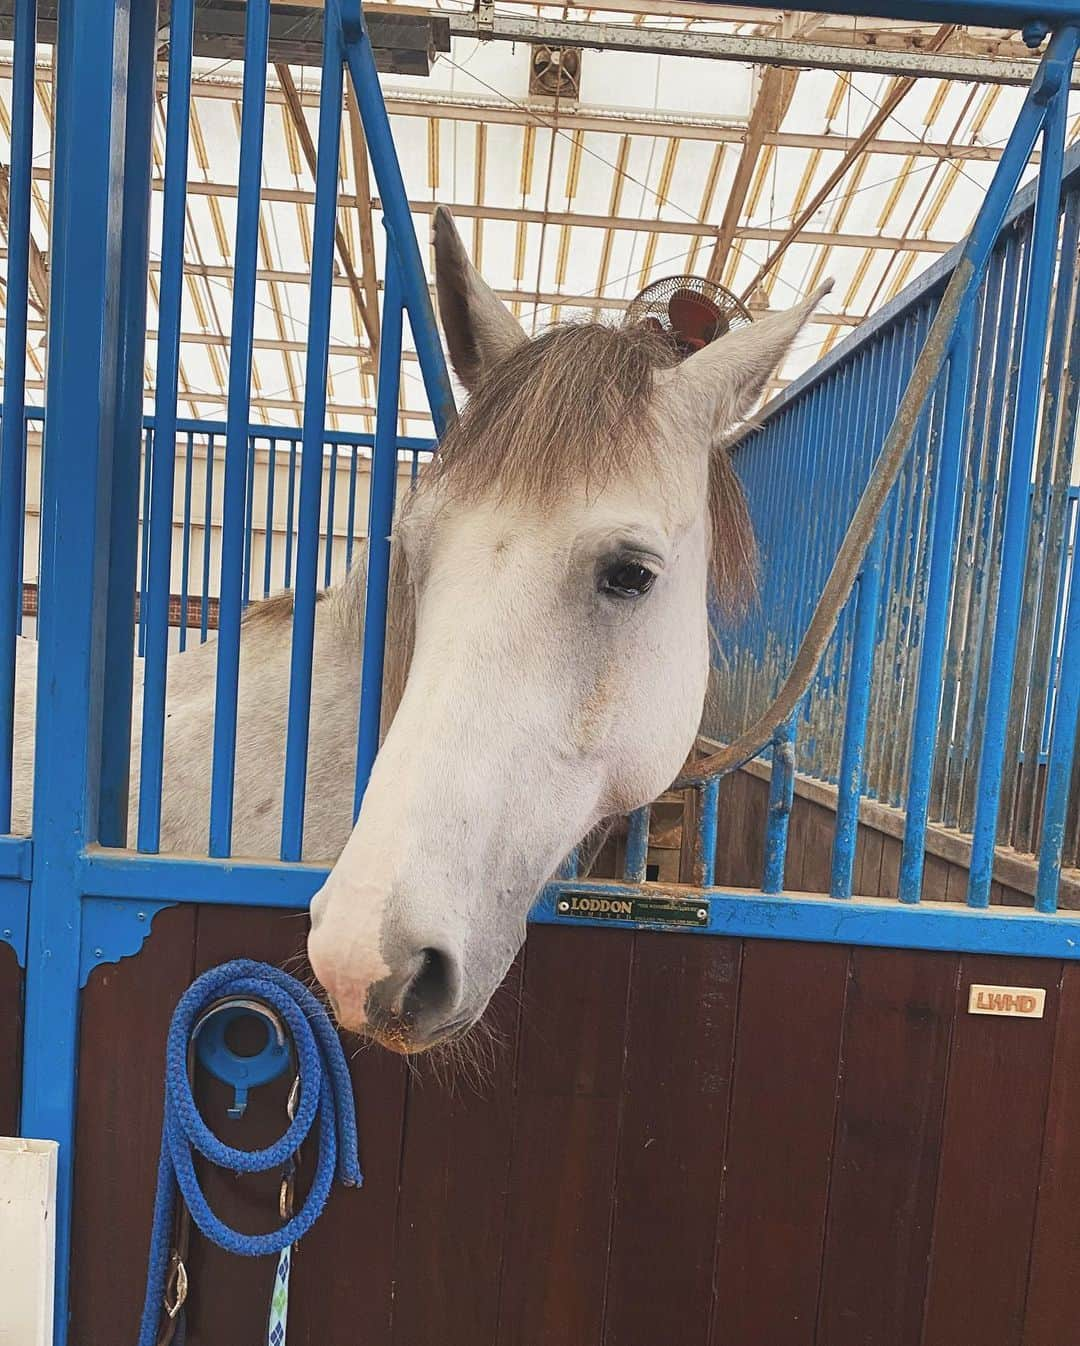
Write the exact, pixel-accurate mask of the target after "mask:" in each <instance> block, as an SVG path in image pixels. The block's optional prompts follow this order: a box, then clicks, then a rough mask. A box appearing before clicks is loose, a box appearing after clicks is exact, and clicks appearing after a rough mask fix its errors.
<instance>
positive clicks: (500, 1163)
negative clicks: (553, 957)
mask: <svg viewBox="0 0 1080 1346" xmlns="http://www.w3.org/2000/svg"><path fill="white" fill-rule="evenodd" d="M523 961H524V960H523V959H519V961H518V963H517V964H515V966H514V967H513V969H512V970H511V972H510V976H509V977H508V978H507V980H506V982H505V983H504V984H503V986H502V988H501V989H500V990H499V991H498V992H497V993H496V995H495V998H494V1000H493V1002H492V1005H491V1007H490V1008H489V1010H488V1013H487V1014H486V1015H485V1018H484V1025H485V1027H484V1030H482V1032H481V1035H480V1038H479V1041H480V1042H481V1043H482V1044H483V1045H482V1046H480V1047H478V1048H477V1054H476V1056H475V1058H473V1059H470V1060H469V1061H467V1062H465V1063H463V1064H462V1065H460V1066H455V1064H454V1062H453V1061H452V1060H449V1061H446V1062H436V1063H435V1064H434V1065H429V1064H428V1063H426V1062H422V1063H421V1064H419V1065H418V1066H417V1068H416V1074H415V1075H414V1076H413V1077H412V1078H411V1080H410V1087H409V1105H408V1114H407V1120H406V1128H405V1152H404V1157H403V1161H402V1175H401V1194H400V1200H399V1208H398V1236H397V1258H396V1269H395V1290H394V1330H393V1340H394V1343H395V1346H490V1344H491V1343H492V1342H494V1340H495V1333H496V1329H497V1326H498V1310H499V1275H500V1271H501V1267H502V1253H503V1246H504V1241H505V1237H506V1216H507V1198H508V1192H509V1180H510V1156H511V1149H512V1145H513V1139H514V1077H515V1074H516V1067H517V1043H518V1026H519V1020H520V1011H521V972H522V964H523Z"/></svg>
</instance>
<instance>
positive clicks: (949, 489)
mask: <svg viewBox="0 0 1080 1346" xmlns="http://www.w3.org/2000/svg"><path fill="white" fill-rule="evenodd" d="M974 332H975V324H974V320H973V317H972V305H971V303H970V301H969V302H968V303H967V304H966V305H965V306H964V307H963V308H962V309H961V310H960V315H959V321H958V323H957V328H956V338H955V340H954V343H953V349H952V353H951V355H950V357H949V370H948V375H947V379H946V384H945V419H944V426H943V428H942V432H941V438H940V440H939V442H938V453H937V463H936V464H935V467H936V473H935V477H936V481H935V486H936V496H937V499H936V502H935V509H934V527H933V536H932V541H931V544H930V554H929V557H928V561H927V565H928V567H929V576H928V578H927V588H926V615H925V618H924V621H923V636H922V651H921V656H920V660H919V684H918V689H917V691H916V695H915V713H914V715H913V717H912V724H911V768H910V771H909V773H908V787H907V816H906V818H905V821H904V850H903V855H902V857H901V861H900V885H899V897H900V901H901V902H918V900H919V898H920V896H921V895H922V879H923V868H924V865H925V859H926V826H927V822H928V821H929V816H930V815H929V809H930V781H931V776H932V773H933V767H934V749H935V747H936V745H937V733H938V724H939V711H940V708H941V669H942V663H943V660H944V658H945V638H946V636H947V634H948V616H949V591H950V589H951V587H952V577H953V559H954V551H953V540H954V538H955V536H956V516H957V513H958V511H959V508H960V482H961V478H962V474H963V467H964V448H965V446H966V444H967V433H966V431H967V414H968V384H969V382H970V376H971V357H972V351H973V348H974Z"/></svg>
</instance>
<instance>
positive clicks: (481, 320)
mask: <svg viewBox="0 0 1080 1346" xmlns="http://www.w3.org/2000/svg"><path fill="white" fill-rule="evenodd" d="M435 252H436V279H437V286H438V298H439V309H440V316H441V319H442V324H443V328H444V333H445V336H446V342H447V346H448V348H449V352H450V356H451V359H452V361H453V364H454V368H455V370H456V371H457V374H458V376H459V378H460V379H461V382H462V384H463V385H464V386H465V387H466V389H467V390H468V391H469V393H470V398H469V401H468V403H467V404H466V407H465V409H464V411H463V413H462V415H461V417H460V419H459V420H458V422H457V423H456V424H455V425H454V427H453V428H452V429H451V430H450V431H449V433H448V434H447V435H446V437H445V438H444V441H443V443H442V446H441V452H440V454H439V456H438V458H436V460H435V461H434V462H433V463H432V464H431V466H430V467H429V468H428V469H427V470H426V471H425V472H424V474H423V475H422V478H421V481H420V484H419V486H418V488H417V490H416V491H415V492H414V493H413V494H412V496H411V497H410V498H409V500H408V501H407V502H406V503H405V506H404V508H403V510H402V512H401V518H400V520H399V524H398V527H397V530H396V534H395V547H394V552H395V566H394V577H393V580H392V589H393V592H392V596H391V629H390V633H389V636H388V661H389V666H388V677H387V683H388V686H387V696H386V700H387V703H388V704H387V709H388V715H387V720H389V719H390V716H391V715H392V722H391V723H390V728H389V730H388V732H387V734H386V737H385V740H384V743H383V745H382V748H381V750H380V752H379V755H378V758H377V760H376V762H375V766H374V769H373V771H372V775H371V781H370V784H369V786H368V790H367V793H366V795H365V797H364V803H363V807H362V809H361V812H360V817H359V819H358V820H357V822H356V825H355V827H353V826H352V816H351V815H352V791H353V778H354V769H355V756H356V722H357V711H358V701H359V642H360V633H361V628H362V620H363V579H364V577H363V572H362V570H354V572H353V573H352V574H351V575H350V576H349V577H348V578H347V579H346V580H345V581H344V582H343V583H342V584H340V585H338V586H336V587H334V588H332V589H330V590H328V591H327V592H326V593H325V594H323V595H321V596H320V601H319V603H318V606H317V608H316V630H315V650H314V660H313V679H314V685H313V698H312V712H311V731H310V751H309V769H308V782H307V812H306V818H305V846H304V858H305V859H308V860H326V861H336V863H335V864H334V865H333V868H332V870H331V873H330V876H329V878H328V879H327V881H326V884H325V885H324V887H323V888H322V890H321V891H320V892H319V893H318V894H317V896H316V897H315V899H314V901H313V903H312V908H311V922H312V927H311V934H310V936H309V940H308V955H309V958H310V961H311V966H312V968H313V970H314V972H315V974H316V976H317V977H318V979H319V981H320V982H321V983H322V984H323V986H324V987H325V989H326V990H327V992H328V994H329V996H330V998H331V1001H332V1003H333V1005H334V1008H335V1011H336V1013H337V1016H338V1018H339V1020H340V1022H341V1023H342V1025H343V1026H344V1027H346V1028H349V1029H354V1030H362V1031H365V1032H367V1033H369V1034H371V1035H372V1036H374V1037H376V1038H378V1039H379V1040H380V1041H382V1042H383V1043H384V1044H386V1045H388V1046H391V1047H393V1048H395V1049H397V1050H404V1051H416V1050H421V1049H423V1048H426V1047H429V1046H432V1045H434V1044H435V1043H436V1042H440V1041H443V1040H446V1039H448V1038H450V1037H452V1036H454V1035H456V1034H458V1033H461V1032H463V1031H465V1030H467V1029H468V1028H469V1027H470V1026H471V1025H472V1024H473V1023H475V1021H476V1020H477V1019H478V1018H479V1017H480V1015H481V1014H482V1013H483V1010H484V1008H485V1006H486V1005H487V1002H488V1000H489V999H490V997H491V995H492V993H493V992H494V990H495V989H496V987H497V986H498V985H499V983H500V982H501V980H502V978H503V977H504V975H505V973H506V971H507V969H508V968H509V966H510V963H511V962H512V961H513V958H514V956H515V954H516V953H517V951H518V949H519V947H520V946H521V943H522V941H523V939H524V937H525V921H526V917H527V915H528V911H529V908H530V906H531V905H532V903H533V901H534V900H535V898H536V896H537V894H538V892H539V891H540V889H541V888H542V886H543V884H544V883H545V882H546V881H547V879H548V878H549V877H550V876H551V874H552V873H553V872H554V871H555V869H556V868H557V866H558V865H559V863H560V862H561V861H562V859H563V857H564V856H565V855H566V854H567V853H568V852H569V851H570V850H571V849H572V848H573V847H574V846H575V845H576V844H577V843H578V842H579V841H580V840H581V838H583V837H584V836H586V834H588V833H589V832H590V831H591V830H592V829H593V828H595V827H596V826H597V825H598V824H599V823H600V822H602V821H603V820H604V819H605V818H608V817H610V816H612V815H617V814H621V813H625V812H627V811H628V810H630V809H634V808H637V807H639V806H641V805H643V804H645V803H647V802H648V801H649V800H651V799H653V798H655V797H656V795H658V794H659V793H660V792H661V791H662V790H663V789H664V788H665V787H666V786H667V785H668V784H669V783H670V782H671V781H672V779H673V778H674V777H675V776H676V774H677V773H678V771H679V768H680V767H681V765H682V763H683V761H684V760H685V758H686V756H687V754H688V753H689V751H690V749H691V747H692V744H693V741H694V737H695V733H696V731H697V727H698V723H699V720H700V717H701V711H702V705H703V701H704V697H705V689H706V682H707V678H708V669H709V642H708V622H709V617H708V605H709V591H710V583H711V585H712V588H713V592H714V596H715V598H716V599H718V600H719V601H720V602H721V603H727V604H729V605H731V604H735V603H737V602H738V601H739V598H740V595H744V594H745V593H746V591H747V590H748V589H749V588H750V587H752V577H753V558H754V548H753V537H752V532H751V528H750V523H749V518H748V515H747V512H746V507H745V504H744V501H743V498H742V494H741V491H740V489H739V486H738V483H737V481H736V479H735V476H734V473H733V470H732V468H731V465H730V462H729V460H728V455H727V453H726V451H725V449H724V447H723V446H724V442H725V439H726V438H727V437H728V436H729V435H730V432H731V431H732V429H733V428H734V427H735V426H737V425H738V424H739V423H740V422H741V421H742V420H743V419H744V418H745V417H746V416H747V415H748V414H749V413H750V411H751V410H752V409H753V407H754V406H755V405H756V403H757V400H758V398H759V396H760V393H761V391H762V389H763V387H764V385H765V383H766V381H767V380H768V378H769V376H770V374H771V373H772V372H773V370H774V369H775V368H776V366H777V365H778V363H779V362H780V360H781V359H782V358H783V356H784V354H785V352H786V351H787V350H788V348H789V346H790V344H791V342H792V340H793V339H794V337H795V335H796V334H797V332H798V331H799V329H800V327H801V326H802V324H803V323H804V322H805V321H806V320H807V318H808V317H809V316H810V313H811V312H812V310H813V308H814V307H815V305H816V304H817V302H818V301H819V299H820V298H821V296H822V294H823V293H825V292H826V290H827V288H828V287H825V288H824V289H823V290H820V291H818V293H817V294H815V295H814V296H813V297H812V298H810V299H809V300H807V301H805V302H803V303H801V304H800V305H798V306H797V307H796V308H794V309H791V310H789V311H786V312H781V313H776V314H773V315H769V316H768V317H765V318H763V319H761V320H760V321H758V322H757V323H755V324H753V325H752V326H750V327H745V328H741V329H738V330H736V331H734V332H731V333H730V334H728V335H727V336H725V337H722V338H721V339H719V340H718V341H716V342H714V343H713V344H712V345H710V346H707V347H706V348H705V349H704V350H702V351H700V352H699V353H697V354H696V355H693V356H691V357H690V358H689V359H687V360H685V361H683V362H682V363H681V364H680V363H678V362H677V360H676V357H675V355H674V353H673V351H672V348H671V347H670V346H669V345H668V343H667V342H666V341H664V340H663V339H662V338H660V337H658V336H656V335H655V334H653V333H650V332H648V331H647V330H645V329H644V328H631V329H613V328H610V327H607V326H603V325H600V324H595V323H585V324H578V325H571V326H562V327H555V328H552V329H550V330H549V331H547V332H546V333H544V334H543V335H542V336H540V337H538V338H536V339H534V340H529V339H528V338H527V337H526V336H525V333H524V332H523V330H522V328H521V327H520V325H519V324H518V322H517V321H516V319H514V318H513V316H512V315H511V314H510V312H509V311H508V310H507V309H506V308H505V307H504V306H503V305H502V304H501V302H500V301H499V300H498V299H497V298H496V297H495V295H494V294H493V293H492V291H491V290H490V289H489V288H488V286H487V285H486V284H485V282H484V281H483V280H482V279H481V277H480V276H479V274H478V273H477V272H476V270H475V268H474V267H473V266H472V264H471V262H470V261H469V258H468V256H467V254H466V252H465V249H464V247H463V245H462V243H461V240H460V238H459V237H458V234H457V231H456V229H455V227H454V223H453V220H452V219H451V217H450V215H449V213H448V212H447V211H445V210H440V211H437V212H436V216H435ZM291 621H292V601H291V597H289V596H288V595H281V596H279V597H277V598H273V599H270V600H268V601H266V602H264V603H257V604H254V605H253V606H252V607H251V608H250V609H249V611H248V614H247V615H246V617H245V619H244V622H243V625H242V627H241V644H240V649H241V678H240V691H239V699H238V735H237V743H238V747H237V773H236V779H237V792H236V807H235V817H234V852H235V854H237V855H252V856H273V855H275V854H276V853H277V849H278V844H279V837H280V829H281V792H282V779H283V766H284V739H285V733H284V726H285V723H286V719H287V711H288V689H289V633H290V629H291ZM21 646H22V647H24V648H20V651H19V680H18V708H19V714H18V716H17V724H16V749H15V793H16V801H17V803H16V817H15V830H16V831H26V830H28V827H29V810H30V782H31V779H32V766H33V763H32V756H33V736H34V726H33V707H34V691H33V677H34V659H33V650H32V646H31V643H30V642H21ZM27 646H31V648H29V649H27V648H25V647H27ZM215 660H216V646H215V643H214V642H213V641H210V642H208V643H207V644H205V645H202V646H199V647H195V648H193V649H191V650H189V651H187V652H186V653H185V654H183V655H180V656H173V657H172V658H171V659H170V661H169V678H168V699H167V707H168V719H167V725H166V760H165V785H164V790H163V807H162V850H165V851H171V852H182V853H200V852H202V853H205V845H206V829H207V814H208V795H209V791H208V788H207V781H208V778H209V766H210V758H211V739H212V731H213V700H214V665H215ZM406 674H407V677H406ZM135 700H136V704H135V717H134V718H135V726H136V731H135V742H134V744H133V752H132V761H133V773H132V774H133V780H132V803H133V807H132V820H133V821H132V840H133V836H134V818H135V816H136V811H137V805H138V773H137V768H138V751H139V741H138V724H139V720H140V715H141V694H140V690H139V689H138V688H137V689H136V697H135ZM385 722H386V721H384V723H385Z"/></svg>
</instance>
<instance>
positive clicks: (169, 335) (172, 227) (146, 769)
mask: <svg viewBox="0 0 1080 1346" xmlns="http://www.w3.org/2000/svg"><path fill="white" fill-rule="evenodd" d="M194 27H195V5H194V0H174V3H173V6H172V13H171V17H170V23H169V92H168V101H167V104H166V111H165V184H164V187H165V190H164V194H163V204H162V226H161V289H160V294H159V298H158V310H159V311H158V345H157V370H156V375H155V379H156V382H155V387H156V390H157V391H156V397H155V402H154V409H155V416H154V425H155V427H156V429H155V438H156V441H157V443H156V449H157V452H156V453H155V454H154V459H153V468H152V471H151V472H150V473H149V476H150V479H151V484H150V523H149V545H148V547H147V549H146V552H145V556H146V571H145V575H146V578H145V580H144V583H143V594H144V603H145V611H144V613H143V628H144V632H145V635H144V644H143V655H144V658H145V666H144V672H143V718H142V747H141V750H140V755H139V827H138V846H139V850H141V851H156V850H157V849H158V847H159V845H160V843H161V785H162V772H163V762H164V754H165V685H166V676H167V667H168V659H169V596H170V588H171V580H172V545H173V483H174V479H175V476H176V435H177V429H176V403H177V398H178V395H179V387H180V320H181V313H182V309H183V300H184V229H185V218H186V213H187V169H188V127H189V124H190V120H191V58H192V48H193V44H194ZM145 288H146V283H145V276H144V278H143V289H145ZM190 479H191V469H190V455H189V465H188V472H187V481H186V482H185V505H186V503H187V495H188V491H187V483H188V482H190ZM143 527H144V528H146V524H145V522H144V524H143ZM185 558H186V548H185Z"/></svg>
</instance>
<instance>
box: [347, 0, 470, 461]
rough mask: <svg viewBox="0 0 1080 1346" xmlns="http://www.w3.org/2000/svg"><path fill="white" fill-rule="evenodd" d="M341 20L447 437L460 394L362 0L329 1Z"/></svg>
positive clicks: (440, 428) (439, 426) (412, 323)
mask: <svg viewBox="0 0 1080 1346" xmlns="http://www.w3.org/2000/svg"><path fill="white" fill-rule="evenodd" d="M335 21H336V22H337V23H338V24H340V26H341V33H342V37H343V41H344V47H345V58H346V60H347V62H348V66H349V74H350V76H351V78H352V85H353V92H354V93H355V94H356V106H357V108H358V109H359V112H360V120H361V122H362V123H363V127H364V136H365V138H366V139H367V143H368V154H369V157H370V160H371V169H372V172H373V173H374V174H375V182H376V185H377V186H378V188H379V199H380V202H381V203H382V211H383V222H384V223H385V225H386V228H387V231H388V233H389V235H390V238H391V239H392V240H393V245H394V250H395V252H396V253H397V261H398V266H399V268H400V281H401V294H402V298H403V300H404V303H405V309H406V311H407V312H408V315H409V327H410V328H411V330H412V334H413V341H414V342H415V344H416V354H417V356H418V358H419V360H420V373H421V375H422V376H423V379H424V387H425V389H426V391H427V397H428V402H429V403H430V405H431V416H432V419H433V421H434V422H435V432H436V434H437V435H439V436H440V438H441V436H442V434H443V432H444V431H445V430H446V427H447V426H448V425H449V424H450V423H451V422H452V421H453V419H454V416H455V415H456V412H455V409H454V394H453V391H452V389H451V387H450V378H449V375H448V374H447V372H446V359H445V357H444V356H443V349H442V343H441V342H440V341H439V332H438V329H437V327H436V326H435V311H434V309H433V308H432V306H431V294H430V292H429V290H428V283H427V275H426V273H425V271H424V264H423V261H422V260H421V257H420V249H419V247H418V246H417V242H416V231H415V229H414V228H413V220H412V213H411V211H410V210H409V198H408V195H407V193H406V191H405V180H404V178H403V177H402V176H401V165H400V163H399V162H398V157H397V151H396V150H395V148H394V137H393V135H392V133H391V130H390V118H389V117H388V116H387V112H386V104H385V103H384V102H383V96H382V88H381V87H380V85H379V73H378V71H377V70H376V68H375V54H374V52H373V51H372V50H371V43H370V41H369V40H368V35H367V29H366V27H365V25H364V17H363V13H362V9H361V4H360V0H329V3H328V4H327V10H326V26H327V28H330V27H331V26H333V25H335Z"/></svg>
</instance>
